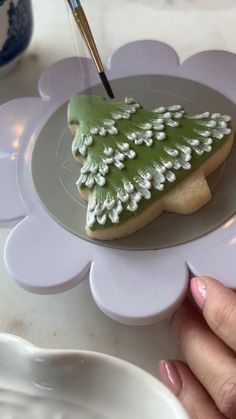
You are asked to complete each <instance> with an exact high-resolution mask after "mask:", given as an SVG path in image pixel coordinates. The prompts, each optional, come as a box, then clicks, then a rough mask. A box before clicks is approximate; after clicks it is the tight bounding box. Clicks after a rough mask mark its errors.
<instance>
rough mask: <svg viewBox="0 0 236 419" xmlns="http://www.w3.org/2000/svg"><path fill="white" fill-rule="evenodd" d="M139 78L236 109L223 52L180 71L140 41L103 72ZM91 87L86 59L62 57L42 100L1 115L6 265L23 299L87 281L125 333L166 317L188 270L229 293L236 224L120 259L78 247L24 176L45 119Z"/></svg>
mask: <svg viewBox="0 0 236 419" xmlns="http://www.w3.org/2000/svg"><path fill="white" fill-rule="evenodd" d="M145 74H149V75H151V74H155V75H156V74H164V75H172V76H177V77H181V78H186V79H190V80H191V79H192V80H195V81H199V82H201V83H204V84H205V85H207V86H209V87H211V88H213V89H216V90H218V91H219V92H221V93H222V94H224V95H225V96H226V97H227V98H228V99H230V100H231V101H232V102H233V103H235V102H236V90H235V88H234V87H235V86H234V81H235V74H236V56H235V55H233V54H230V53H226V52H216V51H211V52H204V53H200V54H197V55H195V56H193V57H191V58H190V59H188V60H187V61H185V62H184V63H183V64H182V65H179V62H178V57H177V55H176V53H175V52H174V51H173V50H172V49H171V48H170V47H169V46H167V45H165V44H162V43H159V42H156V41H139V42H134V43H131V44H127V45H125V46H123V47H122V48H120V49H119V50H118V51H117V52H116V53H115V54H114V55H113V57H112V58H111V60H110V61H109V65H108V69H107V75H108V78H109V79H115V78H116V79H117V78H119V77H126V76H132V75H145ZM97 83H98V76H97V74H96V71H95V70H94V66H93V63H92V62H91V60H88V59H85V58H80V59H79V58H70V59H65V60H63V61H60V62H58V63H56V64H54V65H53V66H52V67H50V68H49V69H47V70H46V71H45V72H44V73H43V75H42V76H41V79H40V81H39V92H40V97H38V98H24V99H18V100H15V101H12V102H9V103H7V104H5V105H4V106H2V107H1V108H0V127H1V143H0V196H1V205H0V222H1V225H2V226H9V225H10V226H13V230H12V232H11V234H10V235H9V237H8V240H7V242H6V246H5V263H6V266H7V269H8V271H9V272H10V274H11V275H12V277H13V278H14V279H15V280H16V281H17V282H18V283H19V284H20V285H21V286H23V287H24V288H26V289H28V290H30V291H33V292H39V293H56V292H60V291H63V290H65V289H67V288H69V287H72V286H75V285H77V284H79V283H80V282H81V281H82V280H84V279H85V278H87V277H88V276H89V281H90V286H91V291H92V294H93V297H94V300H95V302H96V303H97V305H98V306H99V307H100V308H101V310H103V311H104V312H105V313H106V314H107V315H108V316H110V317H111V318H113V319H115V320H117V321H120V322H123V323H127V324H131V325H145V324H150V323H153V322H156V321H158V320H161V319H163V318H166V317H168V316H169V315H170V314H171V313H172V312H173V311H174V310H175V309H176V308H177V307H178V306H179V305H180V304H181V302H182V300H183V299H184V297H185V294H186V290H187V287H188V280H189V270H190V271H191V272H192V273H193V274H195V275H198V274H207V275H212V276H214V277H217V278H219V279H220V280H221V281H222V282H223V283H224V284H226V285H227V286H229V287H231V288H235V287H236V275H235V263H234V259H235V246H236V218H235V217H234V216H233V217H231V218H230V219H229V220H228V221H227V222H226V223H224V224H223V225H222V226H221V227H219V228H217V229H215V230H214V231H212V232H211V233H209V234H207V235H205V236H203V237H201V238H198V239H196V240H193V241H190V242H189V243H186V244H182V245H178V246H172V247H169V248H166V249H161V250H147V251H142V250H140V251H132V250H129V251H127V250H121V249H113V248H108V247H104V246H98V245H96V244H94V243H91V242H88V241H86V240H83V239H81V238H79V237H77V236H75V235H73V234H72V233H70V232H69V231H67V230H66V229H64V228H62V227H61V226H60V225H59V224H58V223H57V222H56V221H55V220H54V219H53V218H51V217H50V215H49V214H48V213H47V212H46V211H45V209H44V208H43V206H42V205H41V202H40V200H39V198H38V196H37V193H36V192H35V190H34V186H33V182H32V176H31V169H30V161H31V154H32V149H33V147H34V144H35V141H36V139H37V137H38V135H39V133H40V131H41V130H42V128H43V127H44V125H45V123H46V122H47V121H48V119H49V118H50V116H52V115H53V114H54V112H55V111H56V110H57V109H58V108H59V107H60V106H61V105H62V104H63V103H65V102H66V101H67V99H68V98H69V97H70V96H71V95H73V94H76V93H78V92H81V91H83V90H84V89H85V88H88V87H90V86H93V85H95V84H97ZM88 274H89V275H88Z"/></svg>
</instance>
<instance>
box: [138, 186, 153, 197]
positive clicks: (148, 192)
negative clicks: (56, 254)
mask: <svg viewBox="0 0 236 419" xmlns="http://www.w3.org/2000/svg"><path fill="white" fill-rule="evenodd" d="M139 192H140V193H141V194H142V196H143V197H144V198H145V199H147V200H149V199H151V197H152V194H151V192H150V191H149V190H148V189H144V188H139Z"/></svg>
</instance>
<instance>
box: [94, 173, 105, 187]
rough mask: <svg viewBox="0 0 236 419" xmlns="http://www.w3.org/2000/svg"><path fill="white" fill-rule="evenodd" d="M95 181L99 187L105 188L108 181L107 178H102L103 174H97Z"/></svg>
mask: <svg viewBox="0 0 236 419" xmlns="http://www.w3.org/2000/svg"><path fill="white" fill-rule="evenodd" d="M94 179H95V181H96V183H97V184H98V185H99V186H101V187H103V186H105V185H106V179H105V177H104V176H102V175H101V173H97V174H96V175H95V176H94Z"/></svg>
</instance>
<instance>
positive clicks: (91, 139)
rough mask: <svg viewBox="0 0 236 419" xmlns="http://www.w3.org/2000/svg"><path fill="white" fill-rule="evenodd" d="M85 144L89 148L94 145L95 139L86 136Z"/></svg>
mask: <svg viewBox="0 0 236 419" xmlns="http://www.w3.org/2000/svg"><path fill="white" fill-rule="evenodd" d="M84 143H85V144H86V145H87V146H90V145H92V144H93V137H92V135H86V136H85V140H84Z"/></svg>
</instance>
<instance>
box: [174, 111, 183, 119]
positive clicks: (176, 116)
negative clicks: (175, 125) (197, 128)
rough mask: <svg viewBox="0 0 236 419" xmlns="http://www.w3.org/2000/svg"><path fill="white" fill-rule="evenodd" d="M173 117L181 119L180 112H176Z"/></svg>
mask: <svg viewBox="0 0 236 419" xmlns="http://www.w3.org/2000/svg"><path fill="white" fill-rule="evenodd" d="M173 117H174V118H175V119H182V118H183V113H182V112H177V113H175V114H174V115H173Z"/></svg>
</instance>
